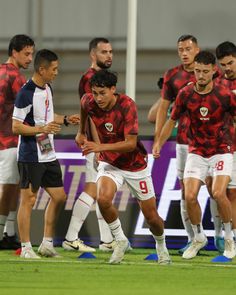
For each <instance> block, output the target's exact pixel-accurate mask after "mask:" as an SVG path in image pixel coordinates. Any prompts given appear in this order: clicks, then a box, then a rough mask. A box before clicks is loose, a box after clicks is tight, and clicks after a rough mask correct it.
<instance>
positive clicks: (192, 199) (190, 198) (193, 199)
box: [185, 190, 197, 204]
mask: <svg viewBox="0 0 236 295" xmlns="http://www.w3.org/2000/svg"><path fill="white" fill-rule="evenodd" d="M185 200H186V202H187V204H196V203H197V195H196V194H195V193H194V192H193V191H190V190H189V191H186V193H185Z"/></svg>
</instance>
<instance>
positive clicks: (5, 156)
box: [0, 34, 34, 250]
mask: <svg viewBox="0 0 236 295" xmlns="http://www.w3.org/2000/svg"><path fill="white" fill-rule="evenodd" d="M33 53H34V41H33V40H32V39H31V38H30V37H29V36H27V35H23V34H20V35H15V36H14V37H13V38H12V39H11V40H10V43H9V46H8V59H7V61H6V62H5V63H3V64H1V65H0V249H1V250H4V249H18V248H19V247H20V243H19V242H18V240H17V237H16V231H15V221H16V211H17V206H18V199H19V193H20V191H19V172H18V168H17V160H16V156H17V142H18V136H17V135H15V134H13V133H12V113H13V109H14V102H15V99H16V95H17V93H18V91H19V90H20V89H21V87H22V86H23V85H24V83H25V82H26V78H25V77H24V76H23V74H22V73H21V72H20V69H27V68H28V66H29V65H30V63H31V62H32V59H33ZM4 227H5V228H4ZM4 231H5V232H4Z"/></svg>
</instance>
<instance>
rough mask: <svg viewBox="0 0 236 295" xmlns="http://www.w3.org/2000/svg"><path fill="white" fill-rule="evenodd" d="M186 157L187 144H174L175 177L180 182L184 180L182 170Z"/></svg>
mask: <svg viewBox="0 0 236 295" xmlns="http://www.w3.org/2000/svg"><path fill="white" fill-rule="evenodd" d="M187 156H188V145H187V144H179V143H177V144H176V169H177V176H178V178H179V179H180V180H182V179H183V178H184V168H185V165H186V161H187Z"/></svg>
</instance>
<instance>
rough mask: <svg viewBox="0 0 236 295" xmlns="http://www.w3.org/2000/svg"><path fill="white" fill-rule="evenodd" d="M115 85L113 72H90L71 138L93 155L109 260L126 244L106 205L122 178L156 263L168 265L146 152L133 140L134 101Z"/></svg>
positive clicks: (114, 215)
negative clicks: (89, 125) (90, 131)
mask: <svg viewBox="0 0 236 295" xmlns="http://www.w3.org/2000/svg"><path fill="white" fill-rule="evenodd" d="M116 84H117V77H116V75H115V74H114V73H111V72H109V71H107V70H101V71H98V72H97V73H95V74H94V75H93V77H92V78H91V80H90V86H91V89H92V93H90V94H85V95H84V96H83V98H82V100H81V117H80V118H81V123H80V130H79V132H78V134H77V136H76V141H77V143H78V144H79V145H80V146H81V149H82V151H83V153H84V154H89V153H92V152H94V153H99V166H98V175H97V196H98V204H99V207H100V210H101V213H102V215H103V217H104V219H105V220H106V222H107V223H108V225H109V228H110V230H111V232H112V235H113V236H114V238H115V241H116V245H115V248H114V251H113V253H112V256H111V258H110V261H109V262H110V263H111V264H117V263H120V262H121V261H122V259H123V257H124V254H125V251H126V249H127V248H128V246H129V242H128V239H127V237H126V236H125V235H124V232H123V230H122V227H121V223H120V220H119V217H118V211H117V209H116V208H115V207H114V205H113V204H112V200H113V198H114V195H115V193H116V191H117V190H118V189H119V187H120V186H121V185H122V184H123V183H124V182H126V183H127V185H128V187H129V189H130V191H131V192H132V194H133V195H134V197H136V198H137V200H138V202H139V205H140V208H141V210H142V212H143V214H144V216H145V218H146V220H147V223H148V224H149V226H150V231H151V232H152V234H153V237H154V239H155V241H156V250H157V254H158V262H159V263H160V264H169V263H170V257H169V254H168V250H167V248H166V244H165V237H164V225H163V220H162V219H161V217H160V216H159V215H158V213H157V208H156V198H155V194H154V188H153V183H152V179H151V174H150V171H149V169H148V167H147V162H146V161H147V152H146V150H145V148H144V146H143V145H142V144H141V142H140V141H139V140H138V139H137V135H138V119H137V109H136V105H135V103H134V102H133V100H132V99H131V98H129V97H128V96H126V95H123V94H118V93H116ZM88 116H89V117H90V118H91V119H92V120H93V123H94V124H95V126H96V129H97V133H98V136H99V142H95V141H91V140H88V139H87V137H86V121H87V118H88Z"/></svg>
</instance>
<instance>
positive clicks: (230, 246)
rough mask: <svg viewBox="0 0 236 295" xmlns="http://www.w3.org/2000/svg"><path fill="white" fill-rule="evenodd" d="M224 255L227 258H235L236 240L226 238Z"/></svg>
mask: <svg viewBox="0 0 236 295" xmlns="http://www.w3.org/2000/svg"><path fill="white" fill-rule="evenodd" d="M223 255H224V256H225V257H227V258H230V259H231V258H234V256H235V255H236V249H235V243H234V240H225V251H224V253H223Z"/></svg>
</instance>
